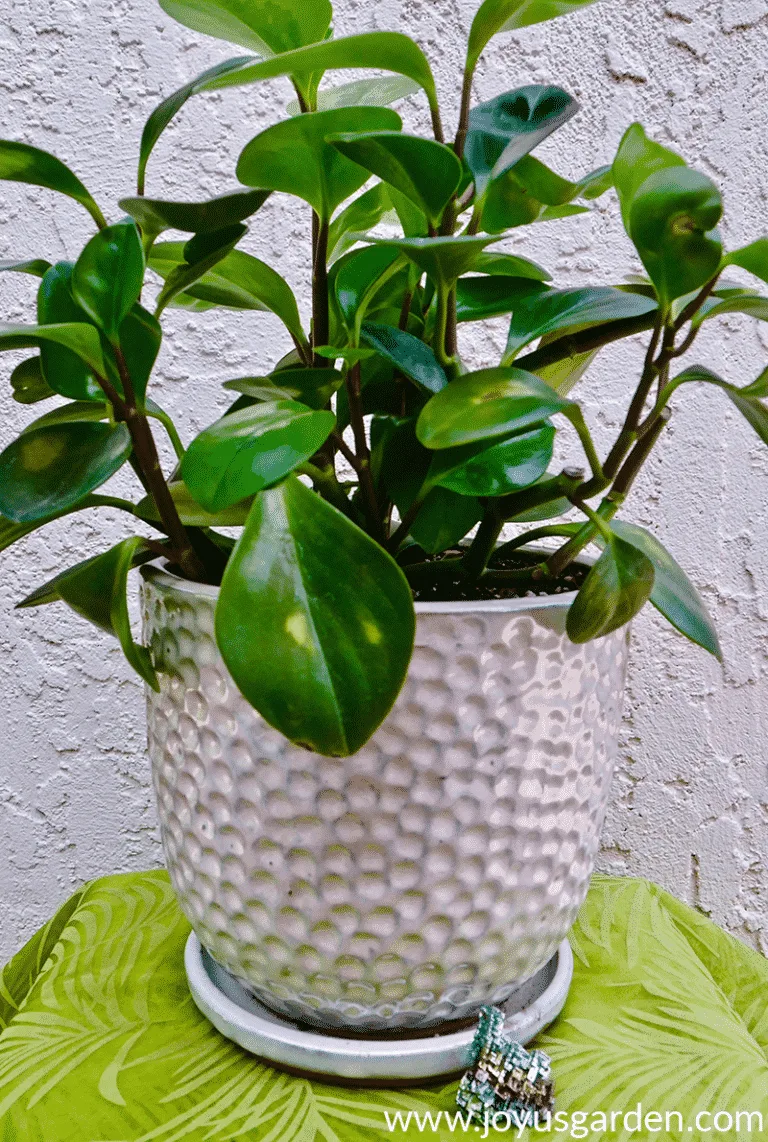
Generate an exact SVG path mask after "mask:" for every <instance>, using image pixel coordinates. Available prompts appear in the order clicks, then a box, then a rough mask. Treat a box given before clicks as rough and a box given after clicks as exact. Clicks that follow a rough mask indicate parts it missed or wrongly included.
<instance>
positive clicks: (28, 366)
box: [11, 356, 79, 404]
mask: <svg viewBox="0 0 768 1142" xmlns="http://www.w3.org/2000/svg"><path fill="white" fill-rule="evenodd" d="M75 359H76V360H77V358H75ZM78 363H79V362H78ZM11 388H12V390H13V399H14V400H15V401H18V402H19V404H37V402H38V401H41V400H48V398H49V397H52V396H55V395H56V394H55V392H54V390H53V389H52V388H51V386H50V385H49V384H48V382H47V381H46V379H45V377H44V376H43V369H42V365H41V363H40V357H39V356H37V357H29V358H28V359H27V360H26V361H22V362H21V364H19V365H17V366H16V368H15V369H14V370H13V372H12V373H11Z"/></svg>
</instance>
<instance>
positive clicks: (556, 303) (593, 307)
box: [504, 286, 656, 361]
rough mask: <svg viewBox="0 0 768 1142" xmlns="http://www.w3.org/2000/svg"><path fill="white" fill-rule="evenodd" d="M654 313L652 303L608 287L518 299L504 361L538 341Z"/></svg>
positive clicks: (542, 294)
mask: <svg viewBox="0 0 768 1142" xmlns="http://www.w3.org/2000/svg"><path fill="white" fill-rule="evenodd" d="M655 309H656V302H655V301H654V300H653V299H651V298H648V297H643V296H642V295H641V294H636V293H625V292H624V291H623V290H619V289H612V288H611V287H610V286H598V287H595V288H591V289H553V290H549V291H547V292H546V293H536V294H531V295H529V296H527V297H521V298H520V301H519V302H518V304H517V305H516V306H515V308H514V312H513V315H512V321H511V322H510V326H509V335H508V338H507V349H506V354H505V358H504V359H505V361H511V360H514V358H515V357H516V356H517V354H518V353H519V352H520V350H521V349H522V348H524V347H525V346H526V345H529V344H530V343H531V341H535V340H536V338H538V337H544V336H547V335H548V334H551V333H560V334H563V333H564V332H565V331H566V330H567V331H569V332H576V331H577V330H580V329H589V328H590V327H591V326H593V325H602V324H604V323H605V322H612V321H621V320H625V319H628V318H634V317H641V316H643V314H646V313H652V312H653V311H654V310H655Z"/></svg>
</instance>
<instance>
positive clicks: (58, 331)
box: [0, 322, 105, 395]
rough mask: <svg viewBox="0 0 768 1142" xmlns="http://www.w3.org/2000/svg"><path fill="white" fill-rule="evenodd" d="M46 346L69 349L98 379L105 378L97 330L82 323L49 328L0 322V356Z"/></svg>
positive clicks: (57, 324)
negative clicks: (7, 351) (18, 350)
mask: <svg viewBox="0 0 768 1142" xmlns="http://www.w3.org/2000/svg"><path fill="white" fill-rule="evenodd" d="M49 343H50V344H54V345H63V346H64V347H65V348H66V349H71V350H72V352H73V353H75V354H76V355H77V356H78V357H80V359H81V360H82V361H85V363H86V364H87V365H90V366H91V368H92V369H93V370H94V371H95V372H98V373H99V374H100V375H101V376H103V375H104V373H105V365H104V355H103V353H102V350H101V341H100V339H99V334H98V332H97V330H96V329H94V327H93V326H92V325H87V324H85V323H81V322H63V323H54V324H52V325H9V324H7V323H6V322H0V352H3V351H4V350H6V349H40V348H42V346H43V345H48V344H49ZM51 387H53V386H51ZM64 395H67V394H64ZM102 395H103V394H102Z"/></svg>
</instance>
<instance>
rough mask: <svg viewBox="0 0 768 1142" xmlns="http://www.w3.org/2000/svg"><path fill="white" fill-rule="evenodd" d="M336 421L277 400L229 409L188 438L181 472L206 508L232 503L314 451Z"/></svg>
mask: <svg viewBox="0 0 768 1142" xmlns="http://www.w3.org/2000/svg"><path fill="white" fill-rule="evenodd" d="M335 424H336V417H335V416H334V415H333V413H332V412H323V411H316V410H313V409H310V408H307V406H306V405H303V404H299V403H298V402H296V401H290V400H277V401H271V402H269V403H265V404H255V405H251V406H250V407H249V408H243V409H240V411H239V412H232V413H229V414H228V415H227V416H223V417H222V418H221V420H217V421H216V423H215V424H212V425H211V426H210V428H206V429H204V431H203V432H201V433H200V435H199V436H197V437H195V439H194V440H193V441H192V443H191V444H190V446H189V448H188V449H187V451H186V452H185V453H184V458H183V459H182V462H181V469H180V475H181V478H182V480H183V481H184V483H185V484H186V485H187V487H188V488H189V490H190V491H191V493H192V495H193V496H194V497H195V499H196V500H197V501H198V503H199V504H201V505H202V506H203V507H204V508H205V509H206V511H209V512H216V511H219V510H220V509H222V508H226V507H229V506H230V504H236V503H238V502H239V501H240V500H243V499H245V498H246V496H252V495H254V493H255V492H260V491H261V490H262V489H263V488H268V487H270V486H271V485H272V484H276V483H277V481H278V480H282V479H283V477H285V476H287V475H288V473H289V472H292V471H293V470H294V469H295V468H297V467H298V466H299V464H303V463H304V462H305V461H306V460H309V458H310V457H311V456H314V454H315V452H317V450H318V448H319V447H320V446H321V445H322V444H324V443H325V441H326V440H327V438H328V434H329V433H330V432H331V431H332V430H333V427H334V425H335Z"/></svg>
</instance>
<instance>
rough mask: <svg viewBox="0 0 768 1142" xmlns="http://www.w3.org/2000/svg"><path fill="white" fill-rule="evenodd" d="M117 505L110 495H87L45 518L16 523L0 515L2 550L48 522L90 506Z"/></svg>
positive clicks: (0, 548) (0, 544)
mask: <svg viewBox="0 0 768 1142" xmlns="http://www.w3.org/2000/svg"><path fill="white" fill-rule="evenodd" d="M116 506H117V502H116V501H115V500H114V499H112V498H111V497H110V496H85V497H84V499H82V500H79V501H78V503H77V504H75V505H73V506H72V507H68V508H64V509H63V510H62V511H58V512H53V513H52V514H51V515H48V516H45V517H44V518H43V519H35V520H31V521H27V522H26V523H16V522H15V521H14V520H10V519H6V518H5V516H2V515H0V551H5V550H6V549H7V548H9V547H12V546H13V544H14V543H18V541H19V540H20V539H24V537H25V536H27V535H31V533H32V532H33V531H37V530H38V528H40V527H44V526H45V525H46V524H48V523H53V521H54V520H57V519H61V517H62V516H65V515H70V513H72V512H80V511H86V510H87V509H89V508H99V507H116Z"/></svg>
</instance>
